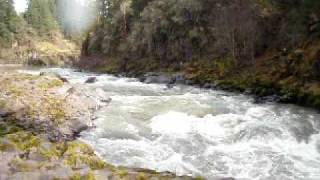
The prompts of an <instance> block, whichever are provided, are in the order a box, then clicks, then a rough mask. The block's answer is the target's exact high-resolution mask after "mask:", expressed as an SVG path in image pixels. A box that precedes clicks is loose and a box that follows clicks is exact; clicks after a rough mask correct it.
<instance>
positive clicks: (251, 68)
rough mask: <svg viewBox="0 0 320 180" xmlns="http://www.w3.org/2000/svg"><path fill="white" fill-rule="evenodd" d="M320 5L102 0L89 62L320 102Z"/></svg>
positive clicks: (310, 0) (86, 55) (278, 0)
mask: <svg viewBox="0 0 320 180" xmlns="http://www.w3.org/2000/svg"><path fill="white" fill-rule="evenodd" d="M319 9H320V2H319V1H317V0H263V1H262V0H230V1H225V0H167V1H164V0H122V1H115V0H107V1H105V0H102V1H100V13H99V14H100V17H99V22H98V24H97V25H96V27H95V28H94V29H93V30H92V32H91V33H89V35H88V38H87V40H86V41H85V42H84V44H83V51H82V54H83V58H82V59H83V64H84V65H85V67H88V65H90V64H92V65H93V67H98V70H99V71H103V72H126V73H127V74H129V75H135V76H137V75H141V74H144V73H146V72H150V71H162V72H169V73H172V72H183V73H184V74H185V76H187V78H189V79H190V80H193V81H194V82H196V83H197V84H201V85H205V84H208V83H209V84H219V85H222V86H227V87H233V88H236V89H240V90H247V89H253V91H256V94H261V95H269V94H273V93H275V92H276V93H279V94H282V95H283V94H285V95H286V96H287V97H288V98H287V99H288V100H286V101H295V102H297V101H298V102H301V103H307V104H309V105H310V104H312V105H316V106H318V105H320V101H318V100H316V98H308V97H309V96H311V97H315V96H317V97H318V95H320V85H319V83H318V82H319V75H320V57H319V56H320V41H319V37H320V36H319V35H320V21H319V20H320V19H319V18H320V14H319V13H320V12H319ZM95 69H97V68H95ZM308 99H309V100H310V99H312V100H310V101H312V102H306V101H309V100H308Z"/></svg>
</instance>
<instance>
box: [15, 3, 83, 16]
mask: <svg viewBox="0 0 320 180" xmlns="http://www.w3.org/2000/svg"><path fill="white" fill-rule="evenodd" d="M78 1H80V2H84V1H85V0H78ZM14 6H15V9H16V11H17V12H18V13H21V12H24V11H25V10H26V8H27V0H14Z"/></svg>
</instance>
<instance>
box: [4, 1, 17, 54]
mask: <svg viewBox="0 0 320 180" xmlns="http://www.w3.org/2000/svg"><path fill="white" fill-rule="evenodd" d="M18 26H19V17H18V15H17V14H16V12H15V10H14V7H13V0H4V1H3V0H2V1H0V48H1V47H10V46H11V44H12V43H13V40H14V36H15V34H16V33H17V29H18Z"/></svg>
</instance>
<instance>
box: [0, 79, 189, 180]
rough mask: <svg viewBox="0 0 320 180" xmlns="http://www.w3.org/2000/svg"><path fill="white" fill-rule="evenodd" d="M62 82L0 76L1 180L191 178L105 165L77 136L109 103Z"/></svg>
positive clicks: (98, 93) (99, 92)
mask: <svg viewBox="0 0 320 180" xmlns="http://www.w3.org/2000/svg"><path fill="white" fill-rule="evenodd" d="M63 81H64V80H63V79H62V78H61V77H60V76H57V75H55V74H46V73H41V75H40V76H34V75H28V74H17V73H4V74H2V76H1V77H0V86H1V89H0V159H1V162H0V180H15V179H16V180H23V179H28V180H29V179H33V180H40V179H46V180H54V179H61V180H69V179H71V180H73V179H76V180H78V179H84V180H93V179H95V180H108V179H112V180H116V179H122V180H127V179H128V180H131V179H132V180H135V179H139V180H143V179H153V180H161V179H164V180H167V179H176V180H179V179H186V180H188V179H194V178H192V177H177V176H175V175H174V174H171V173H157V172H154V171H150V170H145V169H134V168H126V167H115V166H113V165H110V164H107V163H106V162H104V161H103V160H102V159H100V158H99V157H98V156H97V155H96V154H95V152H94V151H93V149H92V148H91V147H89V146H88V145H86V144H85V143H84V142H81V141H79V140H76V137H77V135H78V134H79V133H80V132H81V131H82V130H84V129H86V128H89V127H92V120H93V119H94V116H93V114H94V111H96V110H97V109H99V108H100V107H102V106H104V105H107V104H108V103H109V102H110V101H111V99H110V98H108V97H107V96H106V94H105V93H104V91H102V90H99V89H97V90H95V91H89V90H88V89H86V88H85V87H81V86H80V85H79V86H71V85H70V84H69V83H65V82H63ZM66 82H67V81H66Z"/></svg>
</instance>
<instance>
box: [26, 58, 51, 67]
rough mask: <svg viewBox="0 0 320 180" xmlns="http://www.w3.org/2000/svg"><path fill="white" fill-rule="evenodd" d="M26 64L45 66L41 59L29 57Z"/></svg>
mask: <svg viewBox="0 0 320 180" xmlns="http://www.w3.org/2000/svg"><path fill="white" fill-rule="evenodd" d="M27 64H28V65H29V66H47V63H46V62H45V61H43V60H41V59H29V60H28V62H27Z"/></svg>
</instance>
